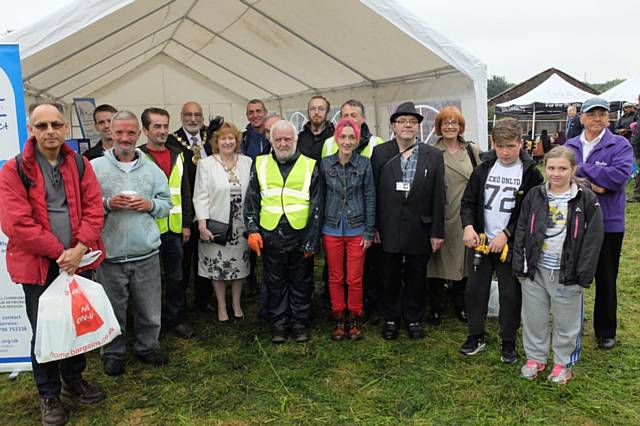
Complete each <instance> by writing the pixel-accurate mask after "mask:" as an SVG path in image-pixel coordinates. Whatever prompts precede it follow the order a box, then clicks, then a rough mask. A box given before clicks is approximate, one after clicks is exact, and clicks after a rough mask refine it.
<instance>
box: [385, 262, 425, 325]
mask: <svg viewBox="0 0 640 426" xmlns="http://www.w3.org/2000/svg"><path fill="white" fill-rule="evenodd" d="M427 262H429V255H418V256H416V255H408V254H402V253H387V252H384V251H383V252H382V292H381V296H382V298H381V302H382V303H381V304H380V307H381V313H382V317H383V318H384V319H385V321H395V322H399V321H400V320H401V319H404V321H405V322H406V323H411V322H418V321H421V320H422V317H423V316H424V311H425V305H426V300H425V294H426V287H427Z"/></svg>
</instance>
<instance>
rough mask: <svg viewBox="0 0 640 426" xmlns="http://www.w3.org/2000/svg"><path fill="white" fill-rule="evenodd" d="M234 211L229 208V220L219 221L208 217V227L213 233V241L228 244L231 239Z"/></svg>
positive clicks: (222, 244)
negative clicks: (225, 221)
mask: <svg viewBox="0 0 640 426" xmlns="http://www.w3.org/2000/svg"><path fill="white" fill-rule="evenodd" d="M232 215H233V212H232V211H231V210H229V222H227V223H224V222H219V221H217V220H213V219H207V229H208V230H209V232H211V233H212V234H213V242H214V243H216V244H220V245H221V246H224V245H226V244H227V243H228V242H229V240H230V239H231V234H232V226H231V224H232V219H233V216H232Z"/></svg>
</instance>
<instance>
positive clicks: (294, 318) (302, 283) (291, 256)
mask: <svg viewBox="0 0 640 426" xmlns="http://www.w3.org/2000/svg"><path fill="white" fill-rule="evenodd" d="M262 256H263V258H262V265H263V277H264V278H263V279H264V283H265V285H266V287H267V291H268V293H269V302H268V307H269V316H270V318H271V327H272V329H273V330H274V331H284V330H287V329H289V328H306V327H307V326H308V323H309V314H310V309H311V294H312V293H313V256H311V257H307V258H305V257H304V255H303V253H302V252H301V251H299V250H289V251H281V250H278V249H277V248H275V247H269V248H267V249H265V250H264V251H263V252H262Z"/></svg>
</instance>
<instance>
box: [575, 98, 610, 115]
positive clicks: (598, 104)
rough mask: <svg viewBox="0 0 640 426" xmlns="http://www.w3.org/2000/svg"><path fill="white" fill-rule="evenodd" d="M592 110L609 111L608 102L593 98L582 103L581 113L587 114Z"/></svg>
mask: <svg viewBox="0 0 640 426" xmlns="http://www.w3.org/2000/svg"><path fill="white" fill-rule="evenodd" d="M594 108H604V109H606V110H607V111H610V110H611V109H610V108H609V102H607V101H606V100H605V99H602V98H598V97H594V98H589V99H587V100H586V101H584V103H583V104H582V108H580V111H581V112H588V111H590V110H592V109H594Z"/></svg>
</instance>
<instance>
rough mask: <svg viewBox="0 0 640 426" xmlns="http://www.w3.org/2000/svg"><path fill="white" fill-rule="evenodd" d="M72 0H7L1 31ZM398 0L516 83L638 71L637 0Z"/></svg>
mask: <svg viewBox="0 0 640 426" xmlns="http://www.w3.org/2000/svg"><path fill="white" fill-rule="evenodd" d="M72 1H73V0H57V1H55V2H54V1H51V0H4V1H3V2H2V3H3V8H2V12H0V33H5V32H6V31H7V30H9V29H13V30H16V29H20V28H22V27H25V26H28V25H30V24H32V23H34V22H36V21H37V20H38V19H39V18H41V17H44V16H46V15H47V14H48V13H50V12H51V11H53V10H55V9H58V8H64V7H66V6H67V5H68V4H69V3H72ZM280 1H290V0H280ZM401 1H404V2H406V3H407V4H408V5H415V7H416V10H417V13H418V14H419V15H420V16H421V17H423V18H424V19H425V20H426V21H427V22H428V24H429V25H430V26H432V27H433V28H435V29H436V30H438V31H440V32H441V33H442V34H443V35H444V36H445V37H447V38H449V39H450V40H451V41H453V42H454V43H456V44H457V45H458V46H459V47H460V48H462V49H463V50H465V51H466V52H468V53H471V54H472V55H474V56H476V57H477V58H478V59H480V60H481V61H482V62H484V63H485V64H487V66H488V71H489V75H494V74H495V75H502V76H505V77H506V79H507V80H509V81H511V82H514V83H518V82H520V81H522V80H525V79H527V78H529V77H531V76H533V75H535V74H537V73H538V72H540V71H542V70H545V69H547V68H550V67H556V68H559V69H561V70H562V71H565V72H567V73H569V74H571V75H573V76H574V77H576V78H578V79H580V80H585V79H586V80H587V81H588V82H591V83H602V82H605V81H607V80H612V79H614V78H629V77H631V76H633V75H635V74H638V73H640V51H639V46H640V43H639V41H640V40H639V38H638V34H640V1H638V0H618V1H608V2H607V1H602V0H600V1H597V0H582V1H578V0H535V1H525V0H456V1H444V0H437V1H434V0H401ZM322 25H324V23H323V24H322Z"/></svg>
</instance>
